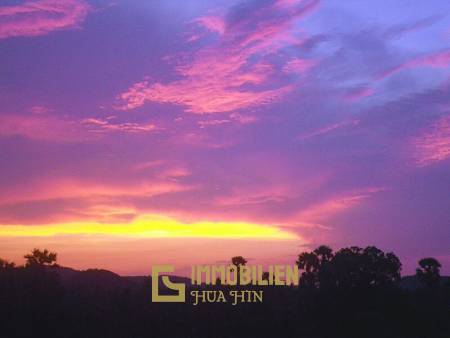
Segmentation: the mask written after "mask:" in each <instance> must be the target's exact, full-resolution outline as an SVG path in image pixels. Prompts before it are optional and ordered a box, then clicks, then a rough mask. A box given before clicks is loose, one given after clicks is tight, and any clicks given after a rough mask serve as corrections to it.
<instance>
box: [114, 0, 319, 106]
mask: <svg viewBox="0 0 450 338" xmlns="http://www.w3.org/2000/svg"><path fill="white" fill-rule="evenodd" d="M318 3H319V2H318V1H314V0H312V1H302V2H301V3H300V4H301V6H299V7H296V8H295V9H289V10H287V9H283V8H279V7H277V6H276V5H272V6H268V7H263V8H259V9H258V11H259V15H258V16H256V18H258V19H257V21H255V19H254V18H253V17H252V18H245V19H242V20H241V21H239V22H237V23H233V25H230V26H229V27H227V29H225V28H224V27H225V26H226V25H225V23H223V22H224V19H223V18H219V17H202V18H200V19H199V22H200V24H201V25H203V26H205V25H206V26H207V27H208V29H209V30H213V31H215V32H220V37H219V38H218V41H217V44H215V45H213V46H206V47H203V48H200V49H199V50H198V51H196V52H193V53H192V57H191V58H189V61H186V62H183V63H181V64H179V65H177V66H176V67H175V70H176V72H177V73H178V74H179V75H180V76H181V79H179V80H176V81H173V82H169V83H160V82H150V81H149V80H144V81H142V82H137V83H135V84H133V85H132V86H131V87H130V88H129V89H128V90H127V91H126V92H124V93H122V94H121V95H119V97H118V98H119V100H120V101H122V102H123V104H122V105H121V109H134V108H137V107H140V106H142V105H144V104H145V103H146V102H147V101H151V102H159V103H170V104H177V105H181V106H184V107H185V110H186V111H187V112H191V113H196V114H202V113H215V112H231V111H236V110H240V109H245V108H250V107H254V106H260V105H264V104H269V103H271V102H274V101H277V100H279V99H280V98H281V97H283V96H284V95H285V94H286V93H288V92H290V91H292V90H293V89H294V88H295V86H294V85H292V84H280V83H279V82H276V81H272V75H274V72H276V70H275V67H274V66H273V65H271V64H269V63H267V62H266V61H265V57H266V56H268V55H278V54H279V52H280V50H281V49H282V48H284V47H286V46H291V45H296V44H299V43H301V41H302V36H301V33H300V32H299V31H298V29H296V27H295V25H294V24H295V23H296V22H298V20H300V19H301V18H303V17H304V16H305V15H307V14H309V13H311V12H312V10H314V9H315V8H316V7H317V5H318ZM274 11H278V12H279V16H273V12H274ZM274 17H275V19H274ZM171 59H172V58H171ZM300 62H301V61H296V64H295V63H291V65H290V66H288V67H291V68H294V67H296V70H297V71H298V70H299V68H300V67H301V66H302V67H303V68H304V70H306V68H309V67H310V64H307V62H306V61H304V62H303V64H302V65H300Z"/></svg>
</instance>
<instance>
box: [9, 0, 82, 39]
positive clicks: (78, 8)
mask: <svg viewBox="0 0 450 338" xmlns="http://www.w3.org/2000/svg"><path fill="white" fill-rule="evenodd" d="M89 10H90V6H89V5H88V4H87V2H85V1H84V0H64V1H58V0H36V1H25V2H24V3H22V4H19V5H16V6H0V39H5V38H10V37H17V36H38V35H45V34H48V33H50V32H52V31H56V30H62V29H69V28H76V27H79V25H80V24H81V23H82V22H83V21H84V19H85V18H86V16H87V14H88V13H89Z"/></svg>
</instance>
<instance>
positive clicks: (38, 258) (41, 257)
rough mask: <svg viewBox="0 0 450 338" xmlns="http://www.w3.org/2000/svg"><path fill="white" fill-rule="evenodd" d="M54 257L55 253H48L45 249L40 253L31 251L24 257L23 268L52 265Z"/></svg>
mask: <svg viewBox="0 0 450 338" xmlns="http://www.w3.org/2000/svg"><path fill="white" fill-rule="evenodd" d="M56 256H57V255H56V253H55V252H50V251H48V250H47V249H44V250H43V251H41V250H39V249H36V248H35V249H33V251H31V254H27V255H25V256H24V258H25V259H26V263H25V266H45V265H54V264H55V263H56Z"/></svg>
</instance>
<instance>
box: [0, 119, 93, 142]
mask: <svg viewBox="0 0 450 338" xmlns="http://www.w3.org/2000/svg"><path fill="white" fill-rule="evenodd" d="M11 136H23V137H27V138H30V139H33V140H43V141H60V142H74V141H80V140H83V139H87V133H85V132H83V129H82V128H80V126H79V125H78V123H76V122H74V121H70V120H68V119H64V118H58V117H55V116H49V115H37V114H36V115H31V116H28V115H14V114H1V115H0V137H11Z"/></svg>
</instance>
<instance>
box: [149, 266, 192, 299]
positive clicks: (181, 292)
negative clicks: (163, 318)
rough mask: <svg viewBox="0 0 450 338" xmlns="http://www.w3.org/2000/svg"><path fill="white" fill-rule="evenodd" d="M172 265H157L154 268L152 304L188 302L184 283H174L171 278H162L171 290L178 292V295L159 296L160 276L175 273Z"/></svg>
mask: <svg viewBox="0 0 450 338" xmlns="http://www.w3.org/2000/svg"><path fill="white" fill-rule="evenodd" d="M173 271H174V267H173V266H172V265H155V266H153V267H152V302H157V303H162V302H164V303H184V302H185V301H186V286H185V285H184V283H172V282H171V281H170V280H169V276H161V280H162V283H163V284H164V285H165V286H166V287H167V288H168V289H171V290H176V291H178V295H160V294H159V274H160V273H167V272H173Z"/></svg>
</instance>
